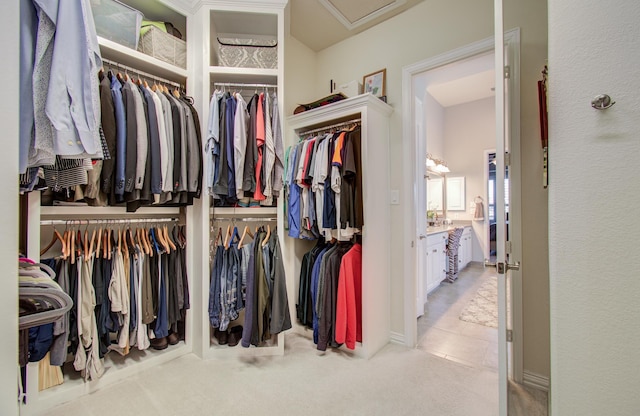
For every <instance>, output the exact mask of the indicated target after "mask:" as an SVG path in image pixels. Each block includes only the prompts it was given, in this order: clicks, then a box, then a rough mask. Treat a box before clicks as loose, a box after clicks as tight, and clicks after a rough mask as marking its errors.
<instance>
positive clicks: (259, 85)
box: [213, 82, 278, 88]
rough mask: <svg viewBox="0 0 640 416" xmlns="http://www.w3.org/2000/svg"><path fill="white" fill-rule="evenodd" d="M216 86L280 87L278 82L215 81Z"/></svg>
mask: <svg viewBox="0 0 640 416" xmlns="http://www.w3.org/2000/svg"><path fill="white" fill-rule="evenodd" d="M213 86H214V87H243V88H278V86H277V85H276V84H243V83H241V82H214V83H213Z"/></svg>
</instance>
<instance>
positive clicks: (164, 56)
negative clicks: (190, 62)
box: [138, 26, 187, 68]
mask: <svg viewBox="0 0 640 416" xmlns="http://www.w3.org/2000/svg"><path fill="white" fill-rule="evenodd" d="M138 50H139V51H140V52H142V53H146V54H147V55H151V56H153V57H154V58H158V59H160V60H161V61H164V62H167V63H170V64H172V65H176V66H179V67H180V68H186V67H187V43H186V42H185V41H183V40H182V39H178V38H177V37H175V36H173V35H170V34H168V33H166V32H163V31H162V29H159V28H157V27H156V26H150V27H149V28H148V30H147V31H146V32H145V33H144V35H142V36H141V37H140V44H139V45H138Z"/></svg>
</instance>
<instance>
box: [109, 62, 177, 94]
mask: <svg viewBox="0 0 640 416" xmlns="http://www.w3.org/2000/svg"><path fill="white" fill-rule="evenodd" d="M102 63H104V64H106V65H107V66H111V67H116V68H121V69H124V70H125V71H130V72H133V73H135V74H137V75H139V76H141V77H143V78H151V79H154V80H156V81H159V82H161V83H163V84H169V85H173V86H175V87H176V88H182V85H181V84H178V83H177V82H175V81H169V80H168V79H164V78H160V77H158V76H156V75H152V74H149V73H148V72H144V71H140V70H139V69H136V68H132V67H130V66H127V65H123V64H121V63H119V62H115V61H110V60H109V59H102Z"/></svg>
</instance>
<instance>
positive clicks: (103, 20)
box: [91, 0, 143, 49]
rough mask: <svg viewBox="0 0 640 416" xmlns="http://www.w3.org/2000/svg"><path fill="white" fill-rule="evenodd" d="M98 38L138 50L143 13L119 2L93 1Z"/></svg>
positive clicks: (92, 9) (113, 0)
mask: <svg viewBox="0 0 640 416" xmlns="http://www.w3.org/2000/svg"><path fill="white" fill-rule="evenodd" d="M91 11H92V12H93V20H94V21H95V23H96V32H97V34H98V36H101V37H103V38H105V39H109V40H112V41H114V42H116V43H119V44H121V45H124V46H127V47H129V48H131V49H138V39H139V38H140V24H141V23H142V17H143V16H142V13H141V12H140V11H138V10H136V9H134V8H132V7H129V6H127V5H126V4H122V3H120V2H119V1H117V0H91Z"/></svg>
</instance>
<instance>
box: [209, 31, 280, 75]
mask: <svg viewBox="0 0 640 416" xmlns="http://www.w3.org/2000/svg"><path fill="white" fill-rule="evenodd" d="M218 61H219V65H220V66H231V67H236V68H238V67H239V68H267V69H275V68H277V67H278V42H277V40H275V39H273V40H272V39H242V38H218Z"/></svg>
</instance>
